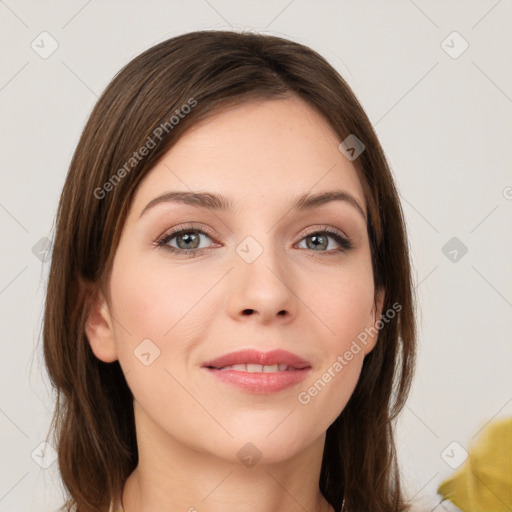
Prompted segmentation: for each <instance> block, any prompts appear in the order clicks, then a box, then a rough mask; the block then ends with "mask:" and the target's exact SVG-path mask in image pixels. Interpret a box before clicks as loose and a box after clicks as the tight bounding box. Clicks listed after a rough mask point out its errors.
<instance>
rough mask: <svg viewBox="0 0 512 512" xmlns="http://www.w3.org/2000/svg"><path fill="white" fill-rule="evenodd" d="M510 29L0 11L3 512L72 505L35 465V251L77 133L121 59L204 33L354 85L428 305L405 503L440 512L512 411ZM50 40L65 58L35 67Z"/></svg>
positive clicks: (511, 7) (440, 14)
mask: <svg viewBox="0 0 512 512" xmlns="http://www.w3.org/2000/svg"><path fill="white" fill-rule="evenodd" d="M511 21H512V2H511V1H510V0H501V1H496V0H485V1H484V0H482V1H467V0H466V1H451V2H441V1H433V0H432V1H427V0H415V1H412V0H394V1H391V0H389V1H386V2H382V1H378V0H374V1H369V0H366V1H350V2H348V1H339V0H338V1H333V0H331V1H328V0H323V1H313V0H293V1H290V0H277V1H272V2H271V1H239V2H237V1H235V0H208V1H207V0H192V1H189V2H178V1H166V2H164V1H151V2H149V1H148V2H142V1H139V2H135V1H122V2H121V1H102V2H100V1H99V0H90V1H75V0H73V1H70V0H67V1H59V2H55V1H45V2H41V1H39V2H37V1H31V2H28V1H21V0H5V1H2V0H0V39H1V48H2V58H1V67H0V110H1V113H0V119H1V123H0V126H1V134H0V141H1V144H2V147H1V149H2V151H1V156H2V158H1V165H0V179H1V181H0V183H1V187H0V227H1V240H2V243H1V265H0V311H1V323H0V333H1V334H0V335H1V343H2V345H1V346H2V357H1V358H0V365H1V370H0V381H1V387H0V434H1V435H0V443H1V461H2V463H1V468H0V512H14V511H16V512H18V511H19V510H27V511H29V510H30V511H31V510H37V511H41V512H45V511H52V510H55V508H56V507H58V506H60V505H61V504H62V495H61V491H60V483H59V477H58V473H57V469H56V466H57V463H56V462H54V463H53V464H51V465H50V466H49V467H48V468H47V469H44V468H43V467H41V465H40V464H42V465H43V466H46V465H47V464H49V463H50V462H52V452H51V449H50V448H48V449H47V451H46V452H45V454H44V456H43V457H41V448H38V446H39V445H40V443H41V442H42V441H43V439H44V438H45V436H46V433H47V429H48V425H49V420H50V413H51V410H52V407H53V395H52V392H51V388H50V386H49V383H48V380H47V378H46V376H45V375H44V373H43V371H42V368H43V359H42V352H41V346H40V344H38V338H39V331H40V324H41V320H42V307H43V298H44V287H45V279H46V275H47V270H48V261H41V260H40V259H39V258H38V257H37V256H36V254H34V252H35V253H37V251H38V247H39V246H37V244H38V242H39V241H40V240H41V239H42V238H43V237H48V238H50V239H51V237H52V232H51V230H52V223H53V219H54V215H55V211H56V207H57V202H58V198H59V195H60V191H61V188H62V185H63V182H64V178H65V174H66V172H67V168H68V165H69V163H70V159H71V156H72V153H73V151H74V148H75V145H76V143H77V141H78V137H79V135H80V133H81V130H82V128H83V126H84V123H85V121H86V119H87V117H88V115H89V114H90V112H91V109H92V107H93V105H94V104H95V102H96V100H97V96H99V94H100V93H101V91H102V90H103V89H104V88H105V86H106V85H107V84H108V82H109V81H110V80H111V78H112V77H113V76H114V74H115V73H116V72H117V71H118V70H119V69H120V68H121V67H122V66H123V65H124V64H125V63H127V62H128V61H129V60H131V59H132V58H133V57H135V56H136V55H138V54H139V53H141V52H142V51H143V50H145V49H147V48H149V47H150V46H152V45H154V44H156V43H158V42H160V41H162V40H164V39H167V38H169V37H172V36H175V35H178V34H181V33H184V32H188V31H191V30H197V29H206V28H219V29H220V28H232V29H234V30H241V29H243V28H246V29H254V30H256V31H263V32H268V33H271V34H276V35H281V36H284V37H288V38H291V39H293V40H295V41H298V42H301V43H304V44H306V45H308V46H311V47H312V48H314V49H315V50H317V51H318V52H319V53H321V54H322V55H324V56H325V57H326V58H327V59H328V60H329V61H330V62H331V63H332V64H333V66H334V67H336V68H337V69H338V71H339V72H340V73H341V74H342V76H343V77H344V78H345V79H346V80H347V81H348V82H349V84H350V85H351V86H352V88H353V89H354V92H355V93H356V95H357V96H358V98H359V99H360V101H361V102H362V104H363V106H364V108H365V109H366V111H367V113H368V115H369V117H370V120H371V121H372V123H373V125H374V127H375V129H376V131H377V134H378V136H379V137H380V140H381V142H382V144H383V146H384V149H385V151H386V154H387V157H388V159H389V161H390V164H391V166H392V170H393V173H394V175H395V178H396V182H397V186H398V188H399V191H400V194H401V198H402V204H403V208H404V211H405V214H406V218H407V225H408V230H409V236H410V247H411V252H412V258H413V267H414V275H415V281H416V286H417V290H418V298H419V301H420V308H421V311H420V312H419V327H420V329H419V340H418V341H419V361H418V369H417V374H416V377H415V381H414V386H413V389H412V392H411V395H410V398H409V401H408V403H407V406H406V408H405V410H404V413H403V415H402V417H401V419H400V421H399V424H398V432H397V439H398V448H399V454H400V463H401V465H402V468H403V474H404V478H405V479H406V482H407V488H408V493H409V495H410V496H415V498H416V499H419V498H421V497H423V498H424V500H425V501H426V502H428V503H431V504H432V505H431V508H434V505H435V504H436V503H438V502H439V498H438V497H436V488H437V485H438V484H439V483H440V482H441V481H442V480H443V479H444V478H446V477H448V476H449V475H451V474H452V473H453V472H454V470H453V469H452V468H451V467H450V466H449V465H448V463H447V462H446V461H447V460H449V461H450V462H451V464H452V465H456V464H458V463H460V462H461V461H462V455H463V453H464V452H463V449H464V448H468V446H469V445H470V443H471V442H472V441H473V440H474V436H475V435H476V434H477V433H478V431H479V430H480V429H481V428H483V426H484V425H485V424H486V423H487V422H489V421H490V420H491V419H493V418H495V417H501V416H511V415H512V377H511V371H510V367H511V362H512V344H511V338H512V336H511V334H512V322H511V317H512V314H511V313H512V279H511V274H512V268H511V265H510V262H511V260H512V259H511V255H512V230H511V229H510V219H511V211H512V173H511V160H512V154H511V152H510V141H511V132H512V129H511V128H512V116H511V113H512V70H511V67H510V62H512V60H511V53H512V31H511V30H510V27H511ZM44 31H46V32H48V33H49V34H50V36H46V35H42V36H41V35H40V34H41V33H42V32H44ZM454 31H456V32H458V34H459V35H457V34H452V33H453V32H454ZM52 39H54V40H55V41H56V43H57V44H58V48H57V49H56V51H55V52H54V53H53V54H51V55H49V56H48V57H47V58H42V57H41V56H40V54H41V53H44V52H48V51H49V50H50V49H51V44H55V43H52ZM443 41H444V43H443ZM465 42H467V44H468V45H469V46H468V48H467V49H466V50H465V51H464V52H463V53H462V54H461V55H458V54H459V53H460V51H461V50H463V49H464V46H465ZM31 45H33V46H34V47H35V48H37V50H38V52H39V53H38V52H36V51H35V50H34V49H33V48H32V46H31ZM454 57H457V58H454ZM452 237H457V239H458V240H456V241H455V244H456V245H455V246H453V247H452V246H450V245H449V246H447V248H445V249H444V252H443V247H445V244H447V242H448V241H449V240H450V239H452ZM461 243H463V244H464V245H465V246H466V247H467V253H466V254H464V255H462V252H461V251H460V247H461V245H460V244H461ZM457 244H458V246H457ZM34 246H36V249H35V250H34V251H33V247H34ZM454 249H455V251H457V253H456V254H455V253H454V252H453V250H454ZM450 251H452V252H451V254H450ZM445 253H446V254H447V255H445ZM43 254H44V253H43ZM40 256H41V254H40ZM455 257H456V261H452V260H453V259H454V258H455ZM454 441H456V442H457V443H459V445H460V446H459V445H451V443H452V442H454ZM450 445H451V446H450ZM447 447H448V449H447ZM445 449H447V452H444V450H445ZM452 449H453V451H451V450H452ZM443 453H445V456H444V457H443V456H442V454H443ZM446 453H448V454H449V457H446ZM36 461H39V464H38V463H36Z"/></svg>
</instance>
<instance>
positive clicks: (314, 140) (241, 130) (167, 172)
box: [132, 96, 365, 214]
mask: <svg viewBox="0 0 512 512" xmlns="http://www.w3.org/2000/svg"><path fill="white" fill-rule="evenodd" d="M340 142H341V140H340V137H339V136H338V135H337V134H336V133H335V132H334V131H333V129H332V128H331V127H330V125H329V123H328V122H327V121H326V120H325V119H324V118H323V116H322V115H321V114H320V113H319V112H317V111H316V110H315V109H314V108H313V107H311V106H310V105H309V104H307V103H306V102H305V101H303V100H301V99H300V98H298V97H295V96H293V97H291V98H286V99H271V100H250V101H247V102H245V103H242V104H241V105H237V106H235V107H229V108H227V109H223V110H221V111H218V112H216V113H214V114H212V115H211V116H209V117H208V118H206V119H204V120H202V121H200V122H199V123H197V124H196V125H194V126H192V127H191V128H189V129H188V130H187V131H186V132H185V133H184V134H183V135H182V136H181V137H180V139H179V140H178V141H177V142H176V144H175V145H174V146H173V147H172V148H171V149H170V150H169V151H168V152H167V154H166V155H165V156H164V157H163V158H162V159H161V160H160V161H159V163H158V164H157V165H156V166H155V167H154V168H153V169H151V170H150V171H149V173H148V174H147V175H146V176H145V178H144V179H143V180H142V182H141V183H140V185H139V187H138V190H137V192H136V194H135V197H134V200H133V204H132V211H133V213H137V212H138V214H140V212H141V211H142V210H143V209H144V207H145V205H146V204H147V203H148V201H150V200H151V199H153V198H154V197H155V196H157V195H160V194H161V193H162V192H166V191H173V190H179V191H189V192H190V191H209V192H217V193H219V194H222V195H224V196H226V197H229V198H230V199H231V200H232V202H233V203H234V205H235V207H236V209H237V211H240V210H241V209H242V208H243V207H244V206H246V207H252V208H254V209H256V210H257V209H258V208H261V207H262V204H263V203H262V201H264V202H265V203H266V204H267V205H270V204H271V203H272V202H273V201H275V202H280V203H283V204H284V203H286V202H288V201H292V200H293V199H294V198H296V197H298V196H300V195H302V194H304V193H317V192H321V191H324V190H333V189H338V190H339V189H342V190H344V191H347V192H349V193H350V194H351V195H352V196H354V197H355V198H356V199H357V201H358V202H359V204H360V205H361V206H362V207H363V209H364V210H365V206H364V205H365V200H364V194H363V190H362V187H361V184H360V181H359V178H358V176H357V173H356V170H355V168H354V166H353V164H352V162H350V161H349V160H347V159H346V158H345V157H344V155H343V154H342V153H341V152H340V151H339V149H338V146H339V144H340Z"/></svg>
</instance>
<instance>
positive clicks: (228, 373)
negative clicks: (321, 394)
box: [206, 367, 311, 393]
mask: <svg viewBox="0 0 512 512" xmlns="http://www.w3.org/2000/svg"><path fill="white" fill-rule="evenodd" d="M206 369H207V370H208V372H209V373H211V374H212V375H214V376H215V377H217V378H218V379H220V380H222V381H223V382H227V383H228V384H232V385H233V386H236V387H238V388H240V389H243V390H244V391H250V392H252V393H275V392H277V391H282V390H283V389H286V388H289V387H292V386H296V385H297V384H299V383H300V382H302V381H303V380H304V379H305V378H306V377H307V375H308V374H309V373H310V371H311V368H309V367H308V368H303V369H301V370H286V371H283V372H269V373H265V372H242V371H238V370H218V369H213V368H206Z"/></svg>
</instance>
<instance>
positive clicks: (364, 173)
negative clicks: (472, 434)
mask: <svg viewBox="0 0 512 512" xmlns="http://www.w3.org/2000/svg"><path fill="white" fill-rule="evenodd" d="M290 95H296V96H298V97H300V98H302V99H303V100H305V101H306V102H307V103H308V104H309V105H311V106H312V107H314V108H315V109H316V110H317V111H318V112H319V113H320V114H321V115H322V116H323V117H324V118H325V119H326V120H327V121H328V123H329V124H330V126H331V127H332V129H333V130H334V131H335V133H336V134H337V135H338V137H339V140H340V142H341V141H343V140H345V138H346V137H347V136H349V135H351V134H352V135H355V136H356V137H357V138H358V139H359V140H360V141H362V142H363V144H364V146H365V150H364V151H363V152H362V153H361V155H360V156H359V157H358V158H357V159H356V160H354V161H353V164H354V166H355V168H356V171H357V174H358V176H359V179H360V182H361V185H362V187H363V190H364V195H365V201H366V207H367V211H368V222H367V230H368V237H369V242H370V249H371V256H372V267H373V274H374V285H375V291H378V290H384V291H385V300H384V305H383V309H382V310H383V311H387V310H389V309H390V308H392V305H393V304H395V307H396V304H399V305H400V306H401V307H400V310H399V311H398V312H397V314H396V316H395V318H394V319H393V320H391V321H389V322H387V323H385V324H384V325H383V326H382V328H381V329H380V331H379V337H378V341H377V344H376V346H375V348H374V349H373V350H372V351H371V352H370V353H369V354H368V355H367V356H366V357H365V359H364V362H363V367H362V371H361V375H360V378H359V381H358V383H357V386H356V388H355V390H354V392H353V394H352V396H351V398H350V400H349V402H348V404H347V405H346V407H345V408H344V409H343V411H342V412H341V414H340V415H339V417H338V418H337V419H336V420H335V421H334V422H333V423H332V425H330V427H329V428H328V429H327V433H326V442H325V449H324V454H323V461H322V468H321V474H320V481H319V487H320V490H321V491H322V493H323V494H324V496H325V498H326V499H327V500H328V501H329V502H330V503H331V504H332V505H333V507H334V509H335V510H336V512H339V511H340V510H341V508H342V503H344V510H346V511H350V512H362V511H370V510H371V511H372V512H401V511H404V510H407V509H408V505H407V502H406V500H405V497H404V495H403V490H402V487H401V483H400V476H399V470H398V464H397V455H396V449H395V444H394V434H393V431H394V420H395V419H396V416H397V415H398V413H399V412H400V410H401V409H402V408H403V406H404V404H405V401H406V398H407V395H408V392H409V388H410V385H411V380H412V376H413V371H414V366H415V352H416V320H415V313H414V310H415V305H414V303H415V297H414V289H413V286H412V281H411V269H410V261H409V253H408V244H407V236H406V227H405V222H404V217H403V212H402V209H401V206H400V201H399V197H398V193H397V190H396V188H395V185H394V181H393V177H392V174H391V172H390V169H389V167H388V164H387V162H386V159H385V156H384V153H383V150H382V148H381V145H380V143H379V141H378V139H377V136H376V134H375V132H374V130H373V128H372V126H371V123H370V121H369V120H368V117H367V116H366V114H365V112H364V110H363V108H362V107H361V105H360V104H359V102H358V100H357V99H356V97H355V95H354V93H353V92H352V91H351V89H350V87H349V86H348V85H347V83H346V82H345V81H344V80H343V78H342V77H341V76H340V75H339V74H338V73H337V72H336V70H335V69H334V68H333V67H332V66H331V65H330V64H329V63H328V62H327V61H326V60H325V59H324V58H323V57H321V56H320V55H319V54H318V53H316V52H315V51H313V50H312V49H310V48H308V47H307V46H304V45H301V44H298V43H296V42H293V41H290V40H287V39H284V38H280V37H275V36H270V35H263V34H256V33H237V32H229V31H197V32H191V33H186V34H183V35H180V36H177V37H174V38H171V39H168V40H166V41H163V42H161V43H159V44H157V45H156V46H153V47H152V48H150V49H148V50H147V51H145V52H144V53H142V54H141V55H139V56H137V57H136V58H134V59H133V60H132V61H131V62H129V63H128V64H127V65H126V66H125V67H124V68H123V69H121V70H120V71H119V72H118V73H117V75H116V76H115V77H114V78H113V79H112V81H111V82H110V84H109V85H108V87H107V88H106V90H105V91H104V93H103V94H102V96H101V97H100V99H99V100H98V102H97V104H96V105H95V107H94V109H93V111H92V113H91V115H90V117H89V119H88V121H87V123H86V126H85V128H84V130H83V133H82V135H81V137H80V140H79V142H78V145H77V147H76V150H75V153H74V155H73V158H72V161H71V165H70V168H69V171H68V174H67V178H66V181H65V184H64V187H63V191H62V195H61V198H60V202H59V206H58V211H57V215H56V228H55V235H54V244H53V251H52V260H51V268H50V273H49V278H48V286H47V294H46V304H45V311H44V325H43V343H44V357H45V362H46V365H47V370H48V373H49V377H50V379H51V383H52V385H53V386H54V387H55V389H56V391H57V400H56V405H55V410H54V414H53V418H52V423H51V425H50V432H53V434H54V440H55V445H56V449H57V451H58V464H59V469H60V473H61V476H62V480H63V483H64V485H65V487H66V489H67V492H69V495H70V497H69V499H68V500H67V502H66V506H67V510H75V511H77V512H92V511H95V512H96V511H98V510H102V511H106V510H108V507H109V505H110V503H111V500H112V499H113V498H116V499H117V498H119V497H120V496H121V495H122V490H123V486H124V483H125V481H126V479H127V477H128V476H129V475H130V473H131V472H132V471H133V470H134V469H135V468H136V466H137V463H138V451H137V441H136V435H135V421H134V413H133V395H132V393H131V391H130V389H129V387H128V385H127V383H126V380H125V378H124V375H123V372H122V370H121V367H120V365H119V363H118V361H115V362H113V363H108V364H107V363H104V362H102V361H100V360H99V359H98V358H96V357H95V355H94V354H93V352H92V350H91V348H90V345H89V343H88V340H87V337H86V335H85V331H84V327H85V321H86V319H87V314H88V311H89V307H90V305H91V304H92V301H93V300H94V298H95V294H96V293H97V292H98V290H102V291H105V290H106V283H107V282H108V278H109V275H110V271H111V268H112V262H113V258H114V255H115V251H116V248H117V245H118V242H119V238H120V234H121V230H122V228H123V225H124V221H125V218H126V214H127V212H128V209H129V207H130V205H131V202H132V197H133V195H134V192H135V191H136V189H137V186H138V185H139V183H140V182H141V180H142V179H143V178H144V176H146V175H147V174H148V172H150V171H151V169H152V168H153V167H154V166H155V164H156V163H157V162H158V161H159V160H160V159H161V158H162V157H163V155H165V153H166V152H167V151H168V150H169V149H170V148H171V147H172V146H173V144H175V143H176V141H177V140H178V138H179V137H180V136H181V135H182V134H183V133H185V132H186V130H187V129H188V128H189V127H191V126H193V125H194V124H196V123H197V122H198V121H199V120H201V119H204V118H206V117H207V116H208V115H211V114H212V113H213V112H217V111H219V110H220V109H223V108H229V107H230V106H232V105H234V104H240V103H243V102H245V101H248V100H251V99H279V98H285V97H289V96H290ZM193 102H195V103H193ZM192 104H193V105H194V106H193V108H189V109H185V108H184V107H183V106H184V105H192ZM184 112H186V115H185V114H184ZM174 118H176V119H177V118H179V120H178V122H176V119H174ZM170 119H174V121H171V122H170ZM165 123H167V124H165ZM162 126H165V127H166V128H167V129H166V130H163V132H162V129H161V127H162ZM159 127H160V131H158V129H159ZM160 132H162V133H161V134H160V138H158V137H156V136H155V133H160ZM149 138H151V140H152V141H153V142H154V144H155V145H154V147H152V148H151V149H150V150H149V151H148V152H147V154H146V155H145V156H144V157H142V158H140V160H138V161H136V162H135V161H132V160H130V159H131V158H132V157H133V154H134V152H136V151H138V150H139V148H141V147H143V146H144V145H148V140H149ZM127 162H130V164H129V165H128V166H127ZM121 169H124V170H125V172H122V171H121ZM114 174H116V175H117V177H118V178H119V177H121V179H114V177H113V176H114ZM121 175H122V176H121ZM107 182H109V183H110V184H111V185H108V186H106V185H105V184H106V183H107ZM84 283H85V284H84Z"/></svg>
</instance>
